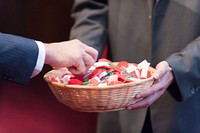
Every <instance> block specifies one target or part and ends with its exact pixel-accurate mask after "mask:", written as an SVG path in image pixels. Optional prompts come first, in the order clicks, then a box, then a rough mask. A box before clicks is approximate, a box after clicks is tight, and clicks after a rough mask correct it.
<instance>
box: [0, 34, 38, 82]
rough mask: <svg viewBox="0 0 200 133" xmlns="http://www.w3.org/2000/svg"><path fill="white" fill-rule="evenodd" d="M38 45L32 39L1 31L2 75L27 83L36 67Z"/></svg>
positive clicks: (0, 70)
mask: <svg viewBox="0 0 200 133" xmlns="http://www.w3.org/2000/svg"><path fill="white" fill-rule="evenodd" d="M37 58H38V46H37V44H36V42H35V41H34V40H32V39H28V38H24V37H20V36H14V35H10V34H4V33H0V77H1V78H3V79H6V80H9V81H13V82H16V83H19V84H26V83H27V82H28V81H29V79H30V77H31V75H32V72H33V70H34V68H35V65H36V62H37Z"/></svg>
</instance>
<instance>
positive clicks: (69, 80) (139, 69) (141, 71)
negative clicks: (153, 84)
mask: <svg viewBox="0 0 200 133" xmlns="http://www.w3.org/2000/svg"><path fill="white" fill-rule="evenodd" d="M149 66H150V63H148V62H147V61H146V60H144V61H142V62H141V63H139V64H129V63H128V62H127V61H121V62H118V63H117V64H114V63H112V62H111V61H110V60H107V59H104V58H103V59H99V60H98V62H96V63H95V64H94V65H93V66H92V67H91V68H90V69H89V70H88V71H87V72H85V73H84V74H80V75H73V74H71V73H69V72H66V73H64V74H63V75H62V76H61V78H58V77H56V78H51V81H52V82H59V83H64V84H71V85H89V86H110V85H114V84H123V83H129V82H134V81H138V80H142V79H146V78H150V77H151V76H152V73H151V72H150V71H149V69H148V68H149Z"/></svg>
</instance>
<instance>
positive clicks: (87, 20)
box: [70, 0, 107, 56]
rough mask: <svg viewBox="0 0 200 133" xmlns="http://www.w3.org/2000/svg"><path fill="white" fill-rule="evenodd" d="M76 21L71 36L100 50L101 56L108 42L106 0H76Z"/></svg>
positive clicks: (74, 14)
mask: <svg viewBox="0 0 200 133" xmlns="http://www.w3.org/2000/svg"><path fill="white" fill-rule="evenodd" d="M72 18H74V20H75V23H74V25H73V27H72V29H71V33H70V38H71V39H75V38H76V39H79V40H81V41H82V42H84V43H85V44H87V45H89V46H92V47H94V48H95V49H97V50H98V52H99V56H101V54H102V51H103V49H104V46H105V44H106V43H107V2H106V0H75V1H74V5H73V9H72Z"/></svg>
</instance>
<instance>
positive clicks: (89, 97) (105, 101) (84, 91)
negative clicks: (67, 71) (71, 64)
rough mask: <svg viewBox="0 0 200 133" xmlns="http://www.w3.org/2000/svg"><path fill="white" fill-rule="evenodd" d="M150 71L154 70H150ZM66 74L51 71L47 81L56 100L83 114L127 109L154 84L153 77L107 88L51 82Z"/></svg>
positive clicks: (60, 71) (46, 76)
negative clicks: (137, 95) (138, 95)
mask: <svg viewBox="0 0 200 133" xmlns="http://www.w3.org/2000/svg"><path fill="white" fill-rule="evenodd" d="M149 70H150V71H153V70H154V69H153V68H152V67H150V68H149ZM62 74H64V71H62V70H51V71H49V72H48V73H46V74H45V75H44V79H45V81H46V82H47V83H48V85H49V87H50V89H51V90H52V92H53V94H54V95H55V96H56V98H57V99H58V100H59V101H60V102H61V103H63V104H65V105H66V106H68V107H70V108H71V109H73V110H76V111H81V112H108V111H117V110H123V109H125V108H126V107H127V106H128V105H129V104H133V103H135V102H137V101H138V100H140V99H135V98H134V97H135V95H136V94H137V93H138V92H140V91H142V90H143V89H146V88H149V87H150V86H151V85H152V84H153V81H154V79H153V77H151V78H148V79H143V80H140V81H135V82H131V83H124V84H117V85H112V86H107V87H105V86H104V87H103V86H102V87H97V86H84V85H68V84H63V83H58V82H51V80H50V79H51V78H52V77H54V78H55V77H59V76H61V75H62Z"/></svg>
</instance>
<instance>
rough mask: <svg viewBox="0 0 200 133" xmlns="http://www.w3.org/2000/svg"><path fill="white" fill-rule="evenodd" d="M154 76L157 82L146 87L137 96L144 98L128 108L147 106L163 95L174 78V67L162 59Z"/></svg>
mask: <svg viewBox="0 0 200 133" xmlns="http://www.w3.org/2000/svg"><path fill="white" fill-rule="evenodd" d="M154 78H155V82H154V84H153V85H152V86H151V87H150V88H149V89H145V90H144V91H143V92H141V93H139V94H137V95H136V96H135V98H137V99H140V98H143V99H142V100H140V101H138V102H137V103H134V104H131V105H129V106H128V107H127V109H129V110H135V109H141V108H147V107H149V106H150V105H151V104H152V103H154V102H155V101H156V100H157V99H158V98H159V97H160V96H162V95H163V93H164V92H165V91H166V89H167V88H168V86H169V85H170V84H171V83H172V82H173V80H174V76H173V74H172V69H171V67H170V66H169V64H168V63H167V62H166V61H162V62H160V63H159V64H158V65H157V66H156V69H155V71H154Z"/></svg>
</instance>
